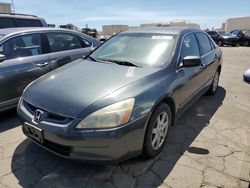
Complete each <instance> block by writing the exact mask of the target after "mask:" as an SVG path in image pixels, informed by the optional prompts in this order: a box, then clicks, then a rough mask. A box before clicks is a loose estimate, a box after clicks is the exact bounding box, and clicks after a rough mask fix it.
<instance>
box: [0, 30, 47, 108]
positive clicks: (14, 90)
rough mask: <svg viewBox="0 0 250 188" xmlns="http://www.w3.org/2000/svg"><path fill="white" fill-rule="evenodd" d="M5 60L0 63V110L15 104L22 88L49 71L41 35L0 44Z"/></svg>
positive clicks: (17, 38)
mask: <svg viewBox="0 0 250 188" xmlns="http://www.w3.org/2000/svg"><path fill="white" fill-rule="evenodd" d="M0 53H1V54H3V55H5V56H6V60H4V61H2V62H0V91H1V92H0V108H2V107H4V106H8V105H10V104H13V103H16V102H17V100H18V98H19V97H20V96H21V95H22V92H23V90H24V88H25V87H26V86H27V85H28V84H29V83H30V82H31V81H33V80H35V79H36V78H38V77H40V76H42V75H43V74H45V73H47V72H49V71H50V68H49V58H48V55H47V54H44V53H43V43H42V37H41V34H28V35H21V36H16V37H14V38H11V39H9V40H7V41H5V42H3V43H2V44H0Z"/></svg>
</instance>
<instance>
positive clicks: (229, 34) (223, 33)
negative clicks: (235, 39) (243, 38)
mask: <svg viewBox="0 0 250 188" xmlns="http://www.w3.org/2000/svg"><path fill="white" fill-rule="evenodd" d="M219 33H220V35H223V36H232V34H231V33H229V32H224V31H220V32H219Z"/></svg>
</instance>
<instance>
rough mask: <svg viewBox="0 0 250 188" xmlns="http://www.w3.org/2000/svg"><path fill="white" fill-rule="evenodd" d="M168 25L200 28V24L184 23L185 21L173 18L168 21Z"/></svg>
mask: <svg viewBox="0 0 250 188" xmlns="http://www.w3.org/2000/svg"><path fill="white" fill-rule="evenodd" d="M170 27H190V28H195V29H200V28H201V27H200V25H199V24H196V23H186V22H185V21H180V20H175V21H172V22H170Z"/></svg>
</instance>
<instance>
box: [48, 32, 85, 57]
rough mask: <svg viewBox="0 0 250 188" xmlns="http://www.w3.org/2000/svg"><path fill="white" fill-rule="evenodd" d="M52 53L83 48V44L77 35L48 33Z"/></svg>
mask: <svg viewBox="0 0 250 188" xmlns="http://www.w3.org/2000/svg"><path fill="white" fill-rule="evenodd" d="M47 36H48V40H49V45H50V50H51V52H60V51H65V50H73V49H78V48H82V47H83V45H82V42H81V40H80V38H79V37H78V36H76V35H72V34H68V33H48V34H47Z"/></svg>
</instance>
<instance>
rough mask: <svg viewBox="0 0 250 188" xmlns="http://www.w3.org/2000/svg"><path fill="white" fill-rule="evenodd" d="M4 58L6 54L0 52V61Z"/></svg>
mask: <svg viewBox="0 0 250 188" xmlns="http://www.w3.org/2000/svg"><path fill="white" fill-rule="evenodd" d="M5 59H6V56H5V55H3V54H0V62H2V61H4V60H5Z"/></svg>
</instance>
